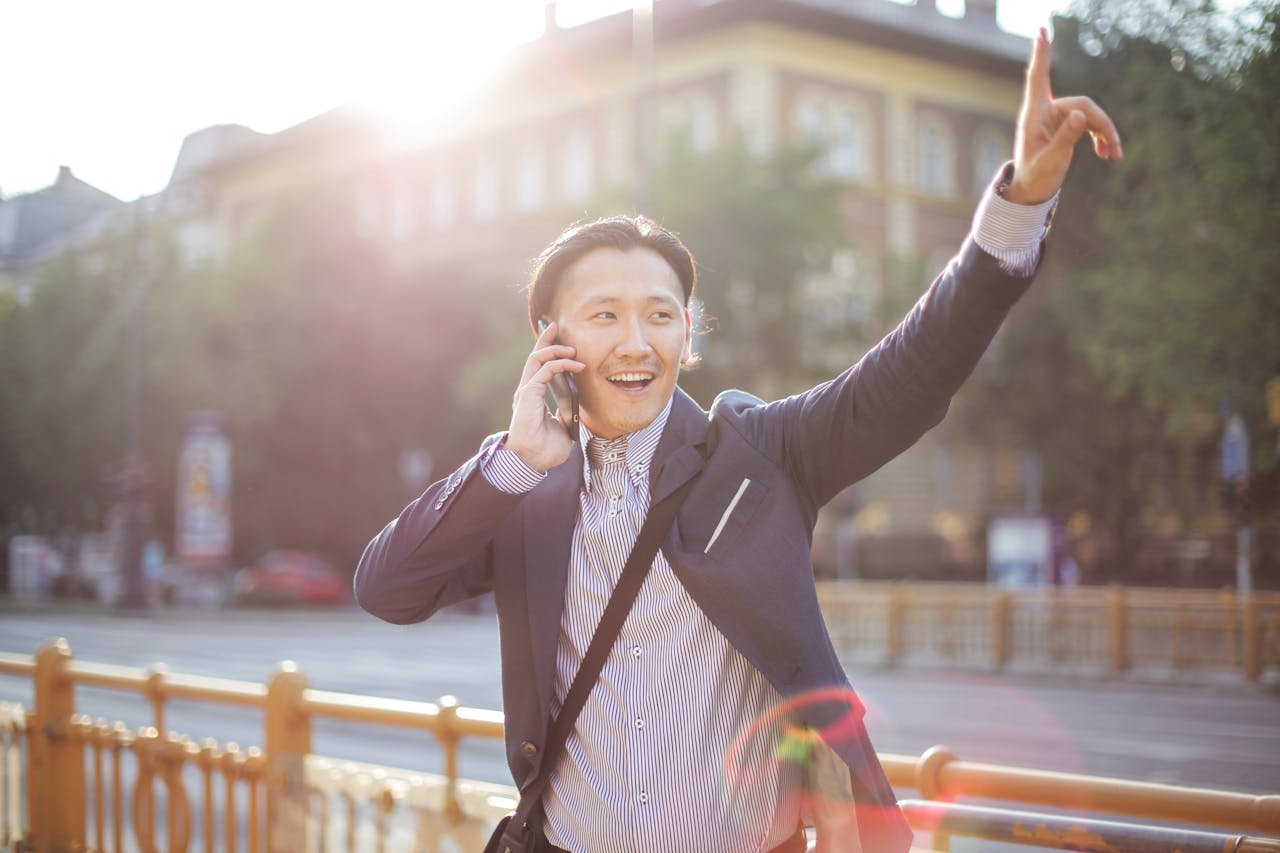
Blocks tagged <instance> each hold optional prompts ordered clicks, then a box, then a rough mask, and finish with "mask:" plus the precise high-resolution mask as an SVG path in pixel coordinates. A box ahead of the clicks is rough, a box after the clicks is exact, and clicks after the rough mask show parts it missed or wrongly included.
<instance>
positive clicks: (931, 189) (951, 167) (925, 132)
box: [916, 115, 956, 198]
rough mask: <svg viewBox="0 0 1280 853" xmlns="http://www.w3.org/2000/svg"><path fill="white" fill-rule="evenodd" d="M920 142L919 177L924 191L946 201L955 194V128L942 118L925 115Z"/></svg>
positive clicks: (917, 163)
mask: <svg viewBox="0 0 1280 853" xmlns="http://www.w3.org/2000/svg"><path fill="white" fill-rule="evenodd" d="M917 140H918V142H917V155H918V156H917V159H916V175H917V178H918V181H919V186H920V189H922V190H924V191H925V192H927V193H929V194H930V195H935V196H939V197H942V198H950V197H951V196H953V195H955V191H956V176H955V140H954V139H953V137H952V134H951V128H950V127H948V126H947V123H946V122H945V121H943V120H942V118H940V117H939V116H936V115H925V116H922V117H921V119H920V126H919V133H918V134H917Z"/></svg>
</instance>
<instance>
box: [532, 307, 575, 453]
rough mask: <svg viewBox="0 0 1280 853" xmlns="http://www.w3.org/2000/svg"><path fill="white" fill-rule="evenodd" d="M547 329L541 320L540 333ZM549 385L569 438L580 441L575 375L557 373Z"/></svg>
mask: <svg viewBox="0 0 1280 853" xmlns="http://www.w3.org/2000/svg"><path fill="white" fill-rule="evenodd" d="M546 330H547V324H546V322H544V321H542V320H539V321H538V334H542V333H543V332H545V331H546ZM557 343H558V341H557ZM547 387H548V388H549V389H550V390H551V398H552V400H554V402H555V406H556V408H557V409H559V410H560V419H561V420H562V421H564V425H565V428H566V429H568V430H569V438H570V439H571V440H573V441H579V440H580V438H579V433H578V386H577V385H575V384H574V382H573V377H572V376H570V375H569V374H568V373H557V374H556V375H555V376H552V377H551V381H550V382H548V383H547Z"/></svg>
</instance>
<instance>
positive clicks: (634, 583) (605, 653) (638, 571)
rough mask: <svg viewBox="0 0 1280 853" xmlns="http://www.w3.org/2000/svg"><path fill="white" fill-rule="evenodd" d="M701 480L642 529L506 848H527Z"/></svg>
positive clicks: (664, 503)
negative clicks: (590, 700) (535, 820)
mask: <svg viewBox="0 0 1280 853" xmlns="http://www.w3.org/2000/svg"><path fill="white" fill-rule="evenodd" d="M695 482H697V478H696V477H694V478H692V479H690V480H689V481H688V482H686V483H685V484H684V485H682V486H681V487H680V488H678V489H676V490H675V491H674V492H672V493H671V494H670V495H668V496H667V497H666V498H664V499H662V500H661V501H659V502H658V503H657V504H655V505H654V506H652V507H650V508H649V514H648V515H647V516H646V518H645V520H644V524H643V525H642V526H641V527H640V534H639V535H638V536H637V537H636V544H635V545H634V546H632V548H631V555H630V556H629V557H627V562H626V565H624V566H623V567H622V575H621V577H619V578H618V583H617V585H616V586H615V587H614V588H613V594H612V595H611V596H609V603H608V604H606V605H605V608H604V613H603V614H601V616H600V624H599V625H597V626H596V632H595V634H594V635H593V636H592V637H591V642H590V644H588V646H587V653H586V654H585V655H583V657H582V664H581V665H580V666H579V667H578V673H577V675H575V676H574V677H573V683H572V684H571V685H570V686H569V692H568V693H567V694H566V695H565V697H564V702H563V703H561V705H560V713H559V714H557V715H556V718H555V720H554V721H553V722H552V723H551V730H550V732H549V733H548V735H547V745H546V749H545V750H544V751H543V755H542V766H541V768H540V769H539V771H538V775H537V777H536V778H534V780H533V782H531V783H530V784H529V787H527V788H525V790H524V793H522V794H521V795H520V805H519V806H517V807H516V811H515V814H514V815H512V817H511V820H510V821H509V822H508V823H507V829H506V832H504V833H503V835H502V843H501V845H500V846H499V848H498V849H499V851H500V853H521V851H523V850H524V849H525V848H524V842H523V841H522V840H521V839H522V838H523V836H524V834H525V828H526V827H527V826H528V824H529V819H530V817H531V816H532V815H533V811H534V809H535V808H537V806H538V803H539V802H541V800H542V793H543V791H545V790H546V788H547V785H548V783H550V781H551V771H552V770H553V769H555V765H556V762H557V761H559V760H560V754H561V753H562V752H563V751H564V746H565V744H566V743H567V742H568V740H569V735H570V734H571V733H572V732H573V726H574V724H575V723H576V722H577V720H578V714H579V713H581V711H582V707H583V705H585V704H586V702H587V696H588V694H590V693H591V690H592V688H594V687H595V685H596V680H597V679H598V678H599V677H600V670H601V669H603V668H604V662H605V660H606V659H607V658H608V657H609V651H610V650H611V649H612V648H613V644H614V642H616V641H617V639H618V634H619V633H620V632H621V631H622V623H623V622H625V621H626V620H627V614H628V613H630V612H631V605H632V604H633V603H635V600H636V595H638V594H639V592H640V587H641V585H642V584H643V583H644V579H645V577H646V576H647V575H648V574H649V569H650V567H652V566H653V561H654V558H655V557H657V555H658V547H659V546H660V545H661V544H662V538H663V536H665V535H666V533H667V531H668V530H670V529H671V525H672V523H673V522H674V521H675V518H676V512H677V511H679V509H680V505H681V504H682V503H684V498H685V495H687V494H688V492H689V490H690V489H691V488H692V487H693V484H694V483H695Z"/></svg>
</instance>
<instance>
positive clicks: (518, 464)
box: [480, 435, 547, 495]
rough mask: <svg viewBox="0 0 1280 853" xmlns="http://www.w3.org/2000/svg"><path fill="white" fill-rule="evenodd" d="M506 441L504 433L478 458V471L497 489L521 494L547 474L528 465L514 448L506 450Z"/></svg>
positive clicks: (512, 493) (543, 478) (511, 493)
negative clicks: (487, 451) (482, 456)
mask: <svg viewBox="0 0 1280 853" xmlns="http://www.w3.org/2000/svg"><path fill="white" fill-rule="evenodd" d="M506 443H507V437H506V436H505V435H504V436H502V438H501V439H499V440H498V441H497V443H495V444H494V445H493V447H491V448H490V449H489V453H488V454H487V455H486V456H485V457H484V458H483V459H481V460H480V473H481V474H482V475H483V476H484V478H485V479H486V480H488V481H489V485H491V486H493V487H494V488H495V489H497V490H498V491H500V492H506V493H507V494H509V495H523V494H524V493H525V492H528V491H530V490H531V489H533V487H534V486H536V485H538V484H539V483H541V482H542V481H543V480H545V479H546V477H547V475H546V474H544V473H542V472H541V471H536V470H534V469H533V468H531V467H529V465H528V463H526V462H525V461H524V460H523V459H521V458H520V454H518V453H516V452H515V451H514V450H507V449H506V448H505V445H506Z"/></svg>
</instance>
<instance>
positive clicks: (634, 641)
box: [485, 403, 797, 853]
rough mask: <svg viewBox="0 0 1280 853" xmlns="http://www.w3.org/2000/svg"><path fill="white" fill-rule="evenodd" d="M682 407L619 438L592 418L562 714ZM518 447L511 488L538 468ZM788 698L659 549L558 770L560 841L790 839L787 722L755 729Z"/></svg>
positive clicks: (506, 464) (721, 844)
mask: <svg viewBox="0 0 1280 853" xmlns="http://www.w3.org/2000/svg"><path fill="white" fill-rule="evenodd" d="M670 411H671V404H670V403H668V404H667V406H666V408H665V409H664V410H663V411H662V414H660V415H659V416H658V417H657V418H656V419H654V421H653V422H652V423H650V424H649V425H648V426H646V427H644V428H643V429H641V430H638V431H637V432H634V433H631V434H630V435H625V436H622V437H620V438H617V439H615V440H613V441H603V440H601V439H596V438H594V437H592V436H591V432H590V430H589V429H587V428H586V427H585V426H584V427H582V439H583V442H582V446H583V447H585V448H586V450H585V451H584V454H583V456H584V459H583V488H582V491H581V492H580V493H579V514H578V523H577V524H576V525H575V527H574V531H573V545H572V551H571V554H572V556H571V558H570V564H569V584H568V587H567V589H566V591H565V606H564V610H563V611H562V613H561V619H560V643H559V646H558V648H557V650H556V683H555V696H556V704H555V707H554V708H553V709H552V710H553V711H554V712H556V713H558V712H559V703H560V701H561V700H563V698H564V696H565V695H566V694H567V693H568V691H569V686H570V685H571V684H572V683H573V677H574V676H575V675H576V674H577V672H578V667H579V666H580V665H581V663H582V658H583V656H584V655H585V654H586V651H587V646H588V645H589V644H590V642H591V637H592V635H593V634H594V633H595V629H596V625H597V624H599V621H600V615H601V614H602V613H603V612H604V608H605V605H606V604H607V603H608V600H609V596H610V595H611V594H612V593H613V588H614V585H615V584H616V583H617V580H618V578H619V577H620V576H621V574H622V568H623V565H624V564H625V563H626V559H627V556H628V555H629V554H630V553H631V547H632V545H634V544H635V540H636V537H637V536H638V535H639V532H640V526H641V525H642V524H643V523H644V518H645V515H646V514H647V513H648V511H649V477H648V472H649V463H650V461H651V460H652V459H653V452H654V450H655V449H656V448H657V446H658V439H659V438H660V437H661V436H662V428H663V426H665V425H666V422H667V416H668V414H669V413H670ZM514 456H515V454H512V453H510V451H499V452H498V453H495V454H494V455H493V456H492V457H490V460H491V461H490V464H489V466H487V467H486V469H485V476H486V477H488V478H489V479H490V480H491V481H492V482H494V484H495V485H497V486H498V487H499V488H503V487H504V486H506V487H509V489H510V490H513V491H514V490H516V489H518V488H519V486H522V485H524V484H526V483H528V482H529V480H528V479H524V478H527V477H528V476H529V474H530V473H532V474H534V476H537V474H536V472H531V471H529V470H528V469H526V470H524V471H522V470H521V468H524V467H525V466H524V464H523V462H520V460H519V458H518V457H516V458H515V459H514V460H513V459H511V457H514ZM513 462H515V463H518V464H514V465H513V464H512V463H513ZM491 469H492V470H491ZM539 479H540V478H539ZM778 701H779V696H778V693H777V691H775V690H774V689H773V687H772V686H771V685H770V684H769V683H768V682H767V681H765V679H764V677H763V676H762V675H760V673H759V671H758V670H756V669H755V667H753V666H751V665H750V664H749V663H747V661H746V659H745V658H743V657H742V655H741V654H739V653H738V651H737V650H736V649H734V648H733V647H732V646H731V645H729V642H728V641H727V640H726V639H725V638H724V635H723V634H721V633H720V631H719V630H718V629H717V628H716V627H715V626H714V625H712V624H711V621H710V620H709V619H707V617H706V616H705V615H704V614H703V612H702V611H701V610H700V609H699V608H698V606H697V604H695V603H694V601H693V599H692V598H691V597H690V596H689V594H688V592H686V591H685V589H684V587H683V586H682V585H681V584H680V582H679V581H678V580H677V579H676V576H675V574H674V573H673V572H672V569H671V565H670V564H669V563H668V562H667V559H666V557H665V556H663V554H662V552H661V551H659V552H658V555H657V557H655V558H654V562H653V567H652V568H651V569H650V571H649V575H648V577H646V578H645V581H644V584H643V586H642V587H641V589H640V593H639V595H638V596H637V597H636V601H635V604H633V605H632V607H631V611H630V613H629V614H628V616H627V619H626V621H625V622H624V623H623V626H622V631H621V632H620V633H619V635H618V640H617V642H616V643H615V645H614V647H613V650H612V652H611V653H610V655H609V657H608V658H607V659H606V661H605V664H604V667H603V668H602V669H601V671H600V678H599V680H598V681H597V682H596V686H595V688H594V689H593V690H592V692H591V694H590V697H589V698H588V700H587V703H586V705H585V706H584V707H583V709H582V713H581V714H580V715H579V717H578V720H577V722H576V724H575V726H574V732H573V734H572V735H571V736H570V738H569V741H568V743H567V744H566V746H565V753H564V755H563V756H562V757H561V759H560V761H559V762H558V763H557V765H556V767H555V769H554V771H553V772H552V775H551V782H550V785H549V786H548V789H547V793H546V794H545V795H544V798H543V803H544V810H545V813H546V818H547V819H546V827H545V831H546V835H547V839H548V840H549V841H551V843H552V844H554V845H556V846H557V847H563V848H565V849H567V850H573V851H592V853H595V851H602V853H614V851H617V853H624V851H626V852H627V853H630V852H631V851H648V850H677V849H679V850H705V851H725V853H740V852H741V851H749V850H767V849H769V848H770V847H773V846H776V845H777V844H780V843H781V842H782V841H784V840H785V839H786V838H787V837H789V836H790V835H791V834H792V833H793V832H794V831H795V827H796V825H797V815H796V814H795V813H794V809H792V813H791V814H789V815H786V814H780V813H779V808H778V799H779V798H778V791H779V785H780V782H781V779H780V774H779V772H778V766H777V760H776V757H775V756H776V753H775V750H776V747H777V744H778V740H779V736H780V734H781V731H780V724H778V723H774V724H772V725H768V726H765V727H764V729H763V730H761V731H759V732H752V731H751V727H752V723H753V722H754V721H756V720H757V719H760V718H761V717H762V716H763V715H764V714H765V713H766V712H767V711H768V710H770V709H771V708H773V707H774V706H775V705H776V704H777V703H778ZM744 733H750V734H751V737H750V738H744ZM740 738H744V739H745V741H746V742H745V743H743V744H740V745H738V747H737V749H738V751H736V752H735V753H734V761H733V765H734V766H735V767H741V768H748V770H746V771H744V772H734V773H732V774H730V775H727V774H726V772H725V770H724V767H725V758H726V756H727V755H729V754H730V752H731V750H733V749H734V745H735V741H737V740H739V739H740ZM775 824H776V827H775Z"/></svg>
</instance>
